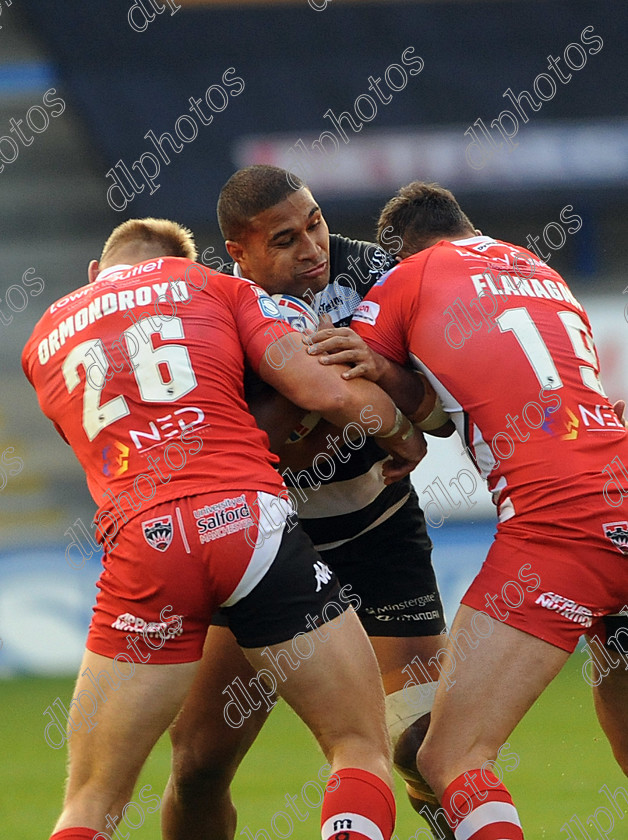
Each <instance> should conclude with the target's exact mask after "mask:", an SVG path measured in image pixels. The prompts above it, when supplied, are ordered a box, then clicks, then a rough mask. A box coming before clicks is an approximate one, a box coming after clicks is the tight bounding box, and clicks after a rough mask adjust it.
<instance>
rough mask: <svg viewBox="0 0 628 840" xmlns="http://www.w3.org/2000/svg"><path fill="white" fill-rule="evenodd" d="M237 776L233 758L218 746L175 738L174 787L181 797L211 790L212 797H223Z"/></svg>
mask: <svg viewBox="0 0 628 840" xmlns="http://www.w3.org/2000/svg"><path fill="white" fill-rule="evenodd" d="M234 773H235V767H234V763H233V757H232V756H230V755H227V754H226V753H225V752H224V750H222V749H221V748H220V746H219V745H218V744H215V743H213V742H206V741H205V740H204V739H201V738H198V737H197V738H194V739H187V738H173V741H172V772H171V784H172V786H173V787H174V789H175V791H176V792H177V795H178V796H179V797H183V798H187V797H190V796H195V795H199V794H200V795H203V794H204V793H205V792H206V791H207V790H208V789H210V790H211V794H212V796H213V797H215V796H220V795H223V794H224V793H225V792H226V791H228V789H229V785H230V783H231V779H232V778H233V775H234Z"/></svg>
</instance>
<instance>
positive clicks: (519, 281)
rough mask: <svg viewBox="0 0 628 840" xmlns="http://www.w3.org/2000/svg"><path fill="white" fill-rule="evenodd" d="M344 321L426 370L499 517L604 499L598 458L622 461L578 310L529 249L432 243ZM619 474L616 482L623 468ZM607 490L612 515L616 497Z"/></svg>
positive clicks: (479, 242)
mask: <svg viewBox="0 0 628 840" xmlns="http://www.w3.org/2000/svg"><path fill="white" fill-rule="evenodd" d="M352 327H354V329H355V330H356V332H358V333H359V334H360V335H361V336H362V337H363V338H364V339H365V340H366V341H367V342H368V343H369V344H370V345H371V346H372V347H373V348H374V349H375V350H377V351H378V352H379V353H381V354H382V355H384V356H387V357H388V358H390V359H393V360H394V361H396V362H399V363H401V364H406V363H408V362H411V363H412V364H413V365H414V366H415V367H416V368H418V369H419V370H421V371H423V372H424V373H425V374H426V375H427V377H428V379H429V380H430V382H431V383H432V385H433V386H434V388H435V390H436V392H437V393H438V394H439V396H440V398H441V400H442V402H443V405H444V407H445V409H446V410H447V411H448V412H450V413H451V417H452V419H453V420H454V422H455V424H456V427H457V430H458V432H459V433H460V435H461V437H462V439H463V441H464V443H465V445H466V446H467V448H468V451H469V454H470V455H471V456H472V457H473V458H474V460H475V462H476V464H477V466H478V469H479V470H480V472H481V473H482V475H484V476H485V477H486V478H488V484H489V489H490V490H491V491H493V493H494V498H495V499H496V501H497V500H499V507H500V519H501V520H502V521H503V520H505V519H508V518H510V517H511V516H513V515H514V513H515V512H516V513H517V514H521V513H525V512H530V511H533V510H542V509H545V512H546V514H549V510H548V509H549V508H550V507H551V506H552V505H554V504H556V503H560V502H561V501H566V500H573V499H574V498H578V497H584V496H588V495H590V494H592V493H593V494H596V496H597V497H598V499H601V498H602V493H603V490H604V487H605V485H606V483H607V482H608V481H609V476H610V477H611V478H612V473H608V472H604V468H605V466H607V465H608V464H609V462H611V461H612V460H613V458H614V457H616V456H620V459H621V463H622V464H624V465H626V466H628V448H627V443H626V430H625V429H624V428H623V426H622V424H621V423H620V422H619V421H618V420H617V418H616V416H615V414H614V412H613V409H612V407H611V405H610V403H609V401H608V399H607V397H606V396H605V394H604V391H603V388H602V385H601V383H600V379H599V361H598V356H597V351H596V349H595V346H594V344H593V338H592V335H591V326H590V324H589V320H588V318H587V315H586V312H585V311H584V310H583V308H582V306H581V305H580V304H579V303H578V301H577V300H576V299H575V297H574V296H573V295H572V293H571V292H570V290H569V288H568V287H567V284H566V283H565V281H564V280H563V279H562V277H560V275H558V274H557V273H556V272H555V271H553V270H552V269H551V268H549V266H547V265H546V264H545V263H542V262H541V261H540V260H539V259H538V258H537V257H536V256H535V255H534V254H532V253H531V252H530V251H527V250H525V249H524V248H519V247H516V246H513V245H510V244H508V243H505V242H499V241H496V240H493V239H490V238H489V237H487V236H475V237H472V238H469V239H464V240H459V241H456V242H446V241H442V242H439V243H438V244H437V245H435V246H433V247H432V248H428V249H426V250H425V251H421V252H419V253H418V254H415V255H414V256H411V257H409V258H407V259H405V260H403V261H402V262H401V263H400V264H399V265H398V266H396V267H395V268H394V269H392V271H390V272H389V273H388V274H387V275H384V277H383V278H382V279H381V280H380V281H379V282H378V283H377V284H376V285H375V286H374V287H373V289H372V290H371V291H370V292H369V293H368V295H367V296H366V298H365V300H364V301H363V303H362V304H361V305H360V306H359V307H358V309H357V310H356V313H355V315H354V317H353V322H352ZM616 463H617V462H616ZM617 473H618V477H619V479H620V481H621V483H622V485H621V486H622V487H625V484H626V482H625V478H626V477H628V476H626V475H625V472H624V474H623V475H622V470H621V467H618V469H617ZM613 486H614V485H613ZM607 489H608V492H611V490H610V487H609V488H607ZM614 493H615V495H614V497H613V496H611V502H610V503H609V504H610V505H611V507H609V515H612V514H611V510H612V507H613V506H615V502H616V503H617V505H619V504H620V503H621V501H622V500H621V498H620V493H619V489H618V488H616V489H615V490H614ZM605 501H608V499H605ZM550 515H551V514H550Z"/></svg>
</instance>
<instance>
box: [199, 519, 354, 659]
mask: <svg viewBox="0 0 628 840" xmlns="http://www.w3.org/2000/svg"><path fill="white" fill-rule="evenodd" d="M289 522H290V520H288V525H287V526H286V528H285V529H284V532H283V536H282V538H281V544H280V546H279V550H278V551H277V554H276V555H275V558H274V560H273V563H272V565H271V567H270V568H269V570H268V571H267V572H266V574H265V575H264V577H263V578H262V579H261V581H260V582H259V583H258V584H257V586H256V587H255V588H254V589H253V590H252V592H250V593H249V594H248V595H247V596H246V597H245V598H242V599H241V600H240V601H238V602H237V603H236V604H234V605H233V606H232V607H222V609H221V610H220V611H219V612H220V613H222V614H223V615H224V616H225V617H226V621H225V622H224V623H226V624H228V625H229V627H230V628H231V630H232V631H233V635H234V636H235V637H236V640H237V642H238V644H239V645H240V647H244V648H254V647H266V645H276V644H279V643H280V642H285V641H287V640H289V639H292V640H293V643H294V642H295V637H297V636H298V635H299V634H300V633H308V632H310V631H311V630H313V629H314V628H315V627H318V626H320V625H321V624H324V623H326V622H327V621H331V620H332V619H334V618H336V617H337V616H339V615H342V613H344V612H345V610H346V609H347V608H348V607H350V606H352V599H351V597H350V595H347V593H346V592H345V591H342V590H341V588H340V586H339V584H338V579H337V577H336V575H335V574H334V573H333V572H332V571H331V569H329V568H328V566H327V565H326V563H325V561H324V560H321V557H320V555H319V554H318V552H317V551H316V549H315V548H314V546H313V545H312V541H311V540H310V538H309V537H308V536H307V534H306V533H305V531H303V529H302V528H301V526H300V525H298V524H296V525H294V524H293V525H292V527H291V528H290V530H288V529H289V527H290V524H289ZM212 623H214V624H219V623H221V622H219V621H218V622H215V621H213V620H212ZM293 646H294V644H293ZM296 655H297V656H298V654H296ZM306 658H307V657H306Z"/></svg>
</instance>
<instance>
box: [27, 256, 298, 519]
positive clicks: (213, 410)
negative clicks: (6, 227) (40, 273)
mask: <svg viewBox="0 0 628 840" xmlns="http://www.w3.org/2000/svg"><path fill="white" fill-rule="evenodd" d="M280 320H281V315H280V312H279V310H278V308H277V306H276V304H275V302H274V301H273V300H272V299H271V298H269V297H268V295H267V294H266V293H265V292H264V291H263V290H262V289H260V288H259V287H258V286H255V285H254V284H252V283H251V282H249V281H248V280H242V279H239V278H236V277H230V276H227V275H224V274H217V273H215V272H214V271H212V270H210V269H207V268H206V267H204V266H202V265H199V264H197V263H193V262H191V261H190V260H186V259H181V258H175V257H169V258H160V259H154V260H148V261H145V262H143V263H140V264H138V265H135V266H133V267H131V266H115V267H113V268H111V269H108V270H105V271H103V272H101V273H100V275H99V276H98V278H97V279H96V281H95V282H94V283H91V284H88V285H87V286H83V287H82V288H80V289H77V290H76V291H75V292H72V293H71V294H68V295H66V296H65V297H64V298H61V299H60V300H58V301H56V302H55V303H53V304H52V306H51V307H50V308H49V309H48V310H47V311H46V313H45V314H44V316H43V317H42V318H41V320H40V321H39V323H38V324H37V326H36V327H35V329H34V331H33V334H32V336H31V338H30V339H29V341H28V343H27V345H26V347H25V348H24V351H23V354H22V365H23V368H24V372H25V373H26V376H27V377H28V379H29V380H30V382H31V383H32V385H33V386H34V388H35V390H36V391H37V396H38V398H39V404H40V406H41V409H42V411H43V412H44V414H46V415H47V416H48V417H49V418H50V420H52V422H53V423H54V424H55V426H56V428H57V430H58V431H59V432H60V433H61V435H62V436H63V437H64V438H65V440H66V441H67V442H68V443H69V444H70V446H71V447H72V449H73V450H74V452H75V454H76V456H77V458H78V460H79V461H80V463H81V465H82V466H83V469H84V470H85V473H86V476H87V483H88V486H89V490H90V492H91V494H92V497H93V498H94V501H95V502H96V504H97V505H98V508H99V510H98V513H97V516H96V519H97V521H98V519H99V518H100V514H102V513H103V511H108V512H111V511H115V512H116V513H117V517H116V518H117V519H118V523H117V524H118V526H119V525H120V524H121V521H120V520H122V521H125V520H124V519H123V515H122V513H121V512H120V511H119V510H118V508H122V509H123V510H124V515H126V516H128V518H130V517H131V516H132V515H134V514H135V513H136V512H137V511H138V509H139V508H138V504H139V505H140V506H143V507H144V508H146V507H147V506H148V505H154V504H158V503H161V502H164V501H168V500H169V499H174V498H178V497H181V496H186V495H191V494H194V493H199V492H207V491H214V490H223V489H224V490H232V489H238V490H262V491H266V492H269V493H275V494H276V493H277V492H278V491H279V490H280V489H281V488H282V487H283V482H282V480H281V477H280V475H279V474H278V472H277V471H276V470H275V469H274V468H273V465H274V464H276V463H277V461H278V459H277V457H276V456H275V455H273V454H271V452H270V451H269V449H268V438H267V436H266V433H265V432H262V431H261V430H260V429H259V428H258V427H257V425H256V423H255V420H254V419H253V417H252V415H251V414H250V412H249V410H248V407H247V404H246V402H245V399H244V389H243V384H242V383H243V374H244V365H245V360H248V362H249V363H250V364H251V366H252V367H253V369H254V370H256V371H257V369H258V365H259V362H260V360H261V358H262V356H263V355H264V353H265V351H266V350H267V348H268V346H269V344H271V343H272V342H273V341H275V340H276V339H277V338H278V337H279V336H280V335H281V334H283V333H285V332H286V331H291V328H290V327H288V326H287V325H285V324H282V325H281V327H279V328H278V326H277V325H276V322H277V321H280ZM278 329H279V331H278ZM142 476H144V477H142ZM151 493H152V495H151ZM112 497H115V498H116V500H117V502H116V503H114V502H113V500H112ZM110 525H111V523H109V521H108V520H107V521H104V520H103V521H102V522H101V527H102V528H104V530H110Z"/></svg>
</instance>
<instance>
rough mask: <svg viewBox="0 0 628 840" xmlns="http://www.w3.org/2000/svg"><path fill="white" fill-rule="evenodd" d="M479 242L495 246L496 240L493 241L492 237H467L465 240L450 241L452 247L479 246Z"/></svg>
mask: <svg viewBox="0 0 628 840" xmlns="http://www.w3.org/2000/svg"><path fill="white" fill-rule="evenodd" d="M481 242H486V243H490V242H493V243H495V245H497V240H495V239H493V237H492V236H469V237H467V238H466V239H453V240H452V241H451V244H452V245H479V244H480V243H481Z"/></svg>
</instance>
